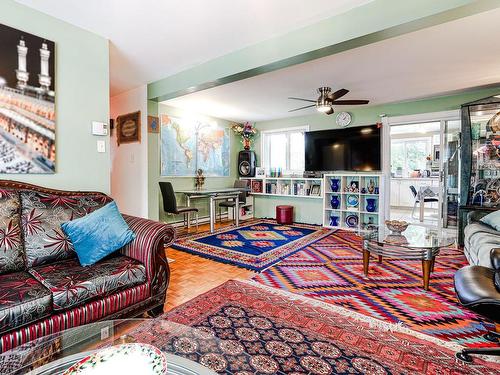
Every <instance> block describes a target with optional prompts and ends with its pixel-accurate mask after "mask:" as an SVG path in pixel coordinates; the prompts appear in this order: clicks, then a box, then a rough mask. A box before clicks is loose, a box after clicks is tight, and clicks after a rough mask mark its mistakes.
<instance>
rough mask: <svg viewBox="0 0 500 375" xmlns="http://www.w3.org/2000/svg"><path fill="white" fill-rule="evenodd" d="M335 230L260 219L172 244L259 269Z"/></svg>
mask: <svg viewBox="0 0 500 375" xmlns="http://www.w3.org/2000/svg"><path fill="white" fill-rule="evenodd" d="M331 233H333V231H331V230H328V229H324V228H322V227H320V226H317V225H309V224H293V225H279V224H276V221H274V220H258V221H254V222H252V223H250V224H246V225H243V226H239V227H237V228H236V227H229V228H227V227H226V228H223V229H221V230H219V231H217V232H215V233H213V234H211V233H207V232H204V233H200V234H196V235H192V236H186V237H183V238H180V239H178V240H176V241H175V243H174V244H173V245H172V247H173V248H175V249H178V250H182V251H186V252H189V253H192V254H196V255H200V256H202V257H205V258H209V259H213V260H216V261H219V262H223V263H229V264H233V265H236V266H239V267H244V268H247V269H250V270H253V271H258V272H259V271H262V270H264V269H266V268H268V267H270V266H272V265H273V264H275V263H277V262H279V261H280V260H281V259H283V258H285V257H287V256H289V255H291V254H293V253H295V252H296V251H298V250H300V249H302V248H303V247H305V246H307V245H309V244H311V243H313V242H314V241H317V240H318V239H320V238H323V237H325V236H327V235H329V234H331Z"/></svg>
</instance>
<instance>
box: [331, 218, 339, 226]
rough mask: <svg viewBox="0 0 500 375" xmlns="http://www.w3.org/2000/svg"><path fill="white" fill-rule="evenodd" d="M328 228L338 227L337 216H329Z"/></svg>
mask: <svg viewBox="0 0 500 375" xmlns="http://www.w3.org/2000/svg"><path fill="white" fill-rule="evenodd" d="M330 226H332V227H338V226H339V217H338V216H330Z"/></svg>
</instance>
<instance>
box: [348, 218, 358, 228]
mask: <svg viewBox="0 0 500 375" xmlns="http://www.w3.org/2000/svg"><path fill="white" fill-rule="evenodd" d="M345 223H346V225H347V226H348V227H349V228H357V227H358V217H357V216H356V215H349V216H347V217H346V218H345Z"/></svg>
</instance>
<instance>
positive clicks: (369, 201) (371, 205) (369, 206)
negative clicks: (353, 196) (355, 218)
mask: <svg viewBox="0 0 500 375" xmlns="http://www.w3.org/2000/svg"><path fill="white" fill-rule="evenodd" d="M375 201H376V199H373V198H366V207H365V208H366V211H368V212H375V210H376V209H377V206H376V204H375Z"/></svg>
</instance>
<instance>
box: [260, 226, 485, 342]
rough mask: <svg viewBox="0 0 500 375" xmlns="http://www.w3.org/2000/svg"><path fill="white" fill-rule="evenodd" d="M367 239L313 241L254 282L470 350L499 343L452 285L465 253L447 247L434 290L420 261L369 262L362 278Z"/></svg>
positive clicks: (339, 235) (338, 236)
mask: <svg viewBox="0 0 500 375" xmlns="http://www.w3.org/2000/svg"><path fill="white" fill-rule="evenodd" d="M362 246H363V245H362V240H361V238H360V237H358V236H357V235H356V234H354V233H352V232H348V231H342V230H340V231H337V232H335V233H332V234H330V235H329V236H327V237H325V238H322V239H320V240H319V241H317V242H315V243H312V244H310V245H308V246H307V247H305V248H304V249H302V250H300V251H298V252H297V253H295V254H293V255H291V256H289V257H287V258H286V259H284V260H283V261H282V262H280V263H279V264H277V265H275V266H273V267H271V268H269V269H267V270H266V271H264V272H263V273H261V274H259V275H257V276H256V277H255V278H254V280H255V281H257V282H259V283H261V284H264V285H267V286H271V287H274V288H279V289H282V290H286V291H289V292H293V293H297V294H300V295H302V296H307V297H311V298H314V299H316V300H321V301H323V302H326V303H329V304H332V305H336V306H343V307H346V308H348V309H350V310H352V311H357V312H359V313H361V314H364V315H366V316H370V317H373V318H377V319H380V320H383V321H385V322H390V323H398V324H401V325H402V326H404V327H407V328H410V329H412V330H414V331H418V332H421V333H425V334H427V335H430V336H433V337H436V338H439V339H442V340H445V341H451V342H455V343H457V344H460V345H464V346H471V347H491V346H495V344H493V343H490V342H489V341H487V340H485V339H484V338H483V337H482V335H483V334H484V333H486V331H487V330H488V329H494V325H493V324H491V323H489V322H487V321H486V320H485V318H483V317H481V316H479V315H477V314H475V313H474V312H472V311H470V310H468V309H466V308H464V307H462V306H461V305H460V303H459V302H458V300H457V298H456V295H455V290H454V287H453V275H454V273H455V271H456V270H457V269H459V268H462V267H464V266H465V265H467V264H468V263H467V260H466V259H465V256H464V255H463V253H462V251H461V250H457V249H444V250H442V251H441V254H440V255H439V256H438V257H437V258H436V264H435V269H434V273H433V274H432V275H431V281H430V290H429V291H425V290H424V289H423V288H422V266H421V262H420V261H415V260H403V259H401V260H398V259H389V258H387V259H384V260H383V262H382V263H378V262H377V260H376V258H372V260H371V261H370V269H369V275H368V278H366V277H365V276H364V274H363V260H362V259H363V258H362Z"/></svg>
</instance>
